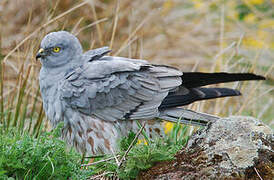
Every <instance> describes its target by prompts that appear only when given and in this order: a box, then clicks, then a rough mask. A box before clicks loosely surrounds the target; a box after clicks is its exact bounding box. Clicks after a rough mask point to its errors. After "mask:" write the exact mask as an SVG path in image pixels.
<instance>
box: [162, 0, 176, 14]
mask: <svg viewBox="0 0 274 180" xmlns="http://www.w3.org/2000/svg"><path fill="white" fill-rule="evenodd" d="M173 7H174V2H173V0H167V1H166V2H165V3H164V4H163V8H162V15H166V14H167V13H168V12H169V11H170V10H171V9H172V8H173Z"/></svg>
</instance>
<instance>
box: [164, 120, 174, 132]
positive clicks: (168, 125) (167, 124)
mask: <svg viewBox="0 0 274 180" xmlns="http://www.w3.org/2000/svg"><path fill="white" fill-rule="evenodd" d="M173 125H174V124H173V123H172V122H165V124H164V127H165V134H167V133H169V132H170V131H171V130H172V128H173Z"/></svg>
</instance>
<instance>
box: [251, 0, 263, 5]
mask: <svg viewBox="0 0 274 180" xmlns="http://www.w3.org/2000/svg"><path fill="white" fill-rule="evenodd" d="M249 3H250V4H254V5H260V4H263V3H264V0H249Z"/></svg>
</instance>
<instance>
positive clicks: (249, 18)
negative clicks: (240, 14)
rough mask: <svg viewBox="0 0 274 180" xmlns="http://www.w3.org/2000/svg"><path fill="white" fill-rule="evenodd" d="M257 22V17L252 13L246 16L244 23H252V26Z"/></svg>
mask: <svg viewBox="0 0 274 180" xmlns="http://www.w3.org/2000/svg"><path fill="white" fill-rule="evenodd" d="M255 20H256V17H255V15H254V14H252V13H249V14H248V15H246V16H245V17H244V21H245V22H247V23H250V24H251V23H254V22H255Z"/></svg>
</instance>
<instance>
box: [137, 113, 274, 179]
mask: <svg viewBox="0 0 274 180" xmlns="http://www.w3.org/2000/svg"><path fill="white" fill-rule="evenodd" d="M273 147H274V135H273V131H272V130H271V128H269V127H268V126H266V125H265V124H263V123H262V122H260V121H259V120H257V119H255V118H252V117H244V116H232V117H228V118H223V119H219V120H218V121H216V122H214V123H212V124H210V125H209V126H208V127H207V128H205V129H203V130H200V131H198V132H197V133H195V134H194V135H193V136H192V137H191V138H190V140H189V142H188V145H187V147H186V148H183V149H182V150H181V151H180V152H178V153H177V155H176V159H175V160H173V161H170V162H161V163H159V164H157V165H156V166H155V167H152V168H150V169H149V170H147V171H146V172H142V173H141V175H140V177H142V178H141V179H157V180H158V179H264V180H266V179H273V178H274V165H273V161H274V151H273Z"/></svg>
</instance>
